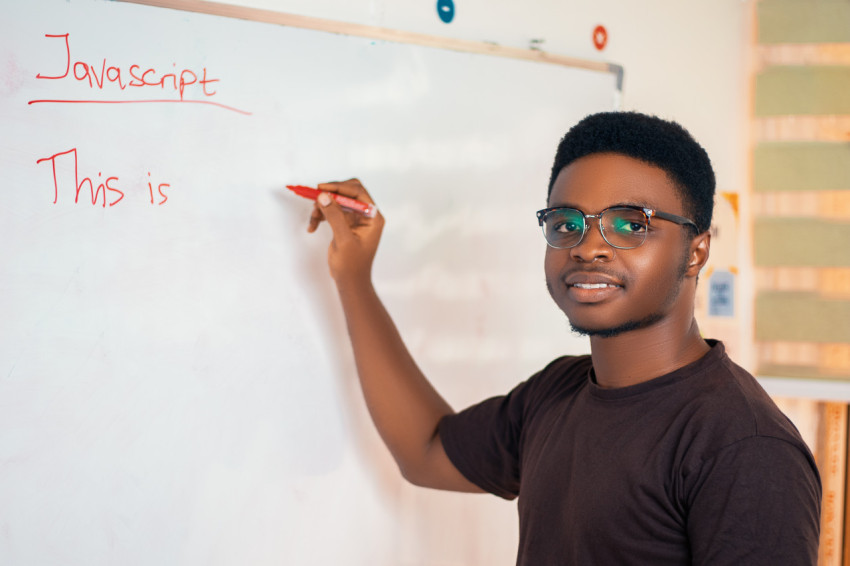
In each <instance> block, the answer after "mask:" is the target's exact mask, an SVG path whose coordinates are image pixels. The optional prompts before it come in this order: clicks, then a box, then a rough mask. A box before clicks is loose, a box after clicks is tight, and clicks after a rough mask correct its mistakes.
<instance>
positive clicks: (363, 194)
mask: <svg viewBox="0 0 850 566" xmlns="http://www.w3.org/2000/svg"><path fill="white" fill-rule="evenodd" d="M316 188H318V189H319V190H320V191H323V192H328V193H336V194H339V195H343V196H346V197H349V198H354V199H357V200H359V201H361V202H367V203H370V204H375V201H374V200H372V196H371V195H370V194H369V191H367V190H366V187H364V186H363V184H362V183H361V182H360V180H359V179H348V180H347V181H334V182H329V183H319V184H318V185H316ZM333 204H334V206H335V207H336V210H339V212H340V215H344V212H343V211H342V210H341V209H340V208H339V205H337V204H336V203H333ZM325 206H327V205H325ZM325 206H322V205H321V204H320V203H319V202H316V204H315V206H314V207H313V212H312V213H311V214H310V221H309V223H308V224H307V232H311V233H312V232H315V231H316V230H317V229H318V227H319V224H321V223H322V221H323V220H326V219H327V217H326V215H325V214H324V213H323V210H324V208H325ZM341 217H342V218H343V219H344V216H341ZM337 226H338V227H341V226H342V225H341V224H338V225H337ZM331 229H332V230H333V231H334V233H337V230H334V229H333V226H331Z"/></svg>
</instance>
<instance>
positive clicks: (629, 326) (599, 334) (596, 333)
mask: <svg viewBox="0 0 850 566" xmlns="http://www.w3.org/2000/svg"><path fill="white" fill-rule="evenodd" d="M661 318H662V315H661V314H660V313H655V314H651V315H649V316H647V317H645V318H642V319H640V320H631V321H628V322H625V323H623V324H620V325H618V326H605V327H598V328H590V327H585V326H580V325H578V324H575V323H574V322H572V321H570V328H571V329H572V331H573V332H575V333H576V334H578V335H580V336H589V337H591V338H614V337H616V336H619V335H621V334H624V333H626V332H632V331H634V330H640V329H641V328H646V327H648V326H652V325H653V324H655V323H656V322H658V321H659V320H661Z"/></svg>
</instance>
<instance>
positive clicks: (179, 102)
mask: <svg viewBox="0 0 850 566" xmlns="http://www.w3.org/2000/svg"><path fill="white" fill-rule="evenodd" d="M41 103H50V104H147V103H171V104H174V103H177V104H209V105H211V106H218V107H219V108H224V109H225V110H230V111H232V112H238V113H240V114H245V115H246V116H250V115H251V112H246V111H245V110H240V109H238V108H234V107H233V106H227V105H226V104H220V103H218V102H212V101H210V100H168V99H163V100H30V101H29V102H28V103H27V104H41Z"/></svg>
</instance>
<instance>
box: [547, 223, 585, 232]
mask: <svg viewBox="0 0 850 566" xmlns="http://www.w3.org/2000/svg"><path fill="white" fill-rule="evenodd" d="M580 230H581V226H579V225H578V224H576V223H575V222H558V223H557V224H555V225H554V226H553V227H552V231H553V232H562V233H566V234H568V233H571V232H577V231H580Z"/></svg>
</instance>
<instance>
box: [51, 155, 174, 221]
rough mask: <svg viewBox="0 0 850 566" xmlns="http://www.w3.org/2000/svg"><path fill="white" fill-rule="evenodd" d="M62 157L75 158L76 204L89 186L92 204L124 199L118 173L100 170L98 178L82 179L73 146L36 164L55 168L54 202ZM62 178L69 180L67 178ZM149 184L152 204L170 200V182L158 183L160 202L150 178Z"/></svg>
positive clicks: (109, 203)
mask: <svg viewBox="0 0 850 566" xmlns="http://www.w3.org/2000/svg"><path fill="white" fill-rule="evenodd" d="M60 158H73V160H74V204H78V203H79V202H80V193H83V194H84V195H85V191H84V188H85V187H88V194H89V196H90V197H91V204H92V205H95V206H96V205H98V204H100V205H101V206H102V207H103V208H106V207H107V205H108V206H109V207H113V206H115V205H116V204H118V203H119V202H121V201H122V200H123V199H124V196H125V193H124V191H123V190H121V188H119V186H118V183H119V181H120V179H119V178H118V176H117V175H107V176H104V175H103V173H102V172H98V174H97V177H96V180H95V177H94V176H87V177H83V178H82V180H80V173H79V162H78V159H77V148H71V149H69V150H67V151H60V152H59V153H54V154H53V155H51V156H50V157H43V158H41V159H38V160H37V161H36V164H41V163H47V162H49V163H50V164H51V166H52V168H53V204H56V203H58V202H59V186H60V175H59V174H58V172H57V170H56V163H57V161H58V160H59V159H60ZM150 176H151V174H150V172H148V177H150ZM62 180H63V181H67V179H62ZM63 185H64V183H63ZM147 185H148V192H149V193H150V202H151V204H157V205H162V204H165V202H166V201H167V200H168V196H167V195H166V193H165V190H166V189H168V188H171V185H170V184H168V183H159V184H158V185H156V187H157V188H156V199H157V200H158V202H156V201H155V199H154V183H153V182H152V181H150V180H149V181H148V183H147Z"/></svg>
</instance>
